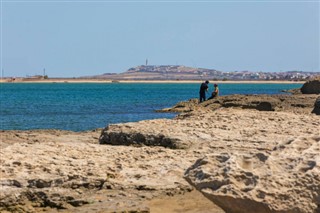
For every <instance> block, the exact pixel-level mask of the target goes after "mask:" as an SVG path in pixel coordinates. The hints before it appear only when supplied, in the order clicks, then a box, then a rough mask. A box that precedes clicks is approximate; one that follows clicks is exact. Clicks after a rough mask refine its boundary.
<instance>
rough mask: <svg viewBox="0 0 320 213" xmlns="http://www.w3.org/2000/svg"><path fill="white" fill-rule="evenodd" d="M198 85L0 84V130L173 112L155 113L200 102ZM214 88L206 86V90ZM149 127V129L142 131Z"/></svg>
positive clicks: (78, 126) (86, 126)
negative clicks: (182, 103) (194, 101)
mask: <svg viewBox="0 0 320 213" xmlns="http://www.w3.org/2000/svg"><path fill="white" fill-rule="evenodd" d="M199 86H200V85H199V84H197V83H0V89H1V93H0V116H1V124H0V129H1V130H31V129H60V130H71V131H86V130H94V129H97V128H104V127H105V126H107V125H109V124H115V123H124V122H134V121H140V120H147V119H156V118H173V117H175V116H176V114H175V113H159V112H155V110H158V109H163V108H167V107H171V106H174V105H175V104H176V103H178V102H180V101H187V100H189V99H193V98H198V96H199ZM301 86H302V84H297V83H293V84H288V83H286V84H280V83H279V84H260V83H259V84H251V83H243V84H242V83H234V84H233V83H221V84H219V90H220V95H230V94H282V93H284V92H283V90H288V89H293V88H300V87H301ZM212 90H213V84H211V83H210V84H209V92H210V93H211V91H212ZM146 128H147V127H146Z"/></svg>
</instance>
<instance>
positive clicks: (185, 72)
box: [80, 65, 320, 80]
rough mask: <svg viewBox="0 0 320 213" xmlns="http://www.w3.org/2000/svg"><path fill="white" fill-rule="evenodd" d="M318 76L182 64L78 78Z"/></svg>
mask: <svg viewBox="0 0 320 213" xmlns="http://www.w3.org/2000/svg"><path fill="white" fill-rule="evenodd" d="M315 76H320V72H304V71H285V72H261V71H260V72H251V71H247V70H246V71H233V72H222V71H218V70H215V69H206V68H194V67H186V66H182V65H159V66H156V65H148V66H145V65H141V66H137V67H132V68H130V69H128V70H127V71H125V72H123V73H104V74H102V75H95V76H85V77H80V78H93V79H109V80H206V79H208V80H213V79H216V80H308V79H310V78H312V77H315Z"/></svg>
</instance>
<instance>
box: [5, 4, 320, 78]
mask: <svg viewBox="0 0 320 213" xmlns="http://www.w3.org/2000/svg"><path fill="white" fill-rule="evenodd" d="M319 6H320V3H319V1H307V2H305V1H280V2H276V1H259V0H256V1H226V2H222V1H199V2H196V1H171V2H170V1H121V0H120V1H117V2H115V1H108V0H106V1H103V0H102V1H93V2H89V1H60V0H58V1H54V0H50V1H49V0H48V1H46V0H40V1H27V0H26V1H23V0H19V1H15V0H12V1H6V0H4V1H1V70H2V71H3V75H4V77H7V76H8V77H9V76H16V77H25V76H26V75H29V76H32V75H42V74H43V69H45V71H46V74H47V75H48V76H49V77H80V76H92V75H100V74H103V73H121V72H125V71H126V70H127V69H129V68H131V67H136V66H139V65H144V64H145V61H146V59H148V64H149V65H183V66H188V67H198V68H207V69H216V70H219V71H224V72H229V71H243V70H248V71H255V72H258V71H262V72H280V71H283V72H284V71H292V70H299V71H310V72H311V71H313V72H320V68H319V64H320V63H319V60H320V59H319V58H320V53H319V52H320V51H319V49H320V42H319V34H320V33H319V28H320V27H319V25H320V17H319V10H320V9H319Z"/></svg>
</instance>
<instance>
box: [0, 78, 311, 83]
mask: <svg viewBox="0 0 320 213" xmlns="http://www.w3.org/2000/svg"><path fill="white" fill-rule="evenodd" d="M209 81H210V80H209ZM201 82H203V81H201V80H110V79H73V78H52V79H22V78H17V79H15V80H14V81H12V80H11V79H7V78H5V79H0V83H201ZM210 83H216V84H303V83H305V81H285V80H269V81H268V80H261V81H260V80H259V81H257V80H252V81H250V80H243V81H242V80H228V81H222V80H217V81H213V80H211V81H210Z"/></svg>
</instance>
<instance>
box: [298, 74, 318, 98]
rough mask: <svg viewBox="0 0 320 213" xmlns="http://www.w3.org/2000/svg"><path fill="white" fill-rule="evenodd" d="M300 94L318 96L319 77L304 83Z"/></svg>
mask: <svg viewBox="0 0 320 213" xmlns="http://www.w3.org/2000/svg"><path fill="white" fill-rule="evenodd" d="M301 92H302V94H320V76H319V77H317V78H314V79H312V80H310V81H307V82H306V83H304V84H303V85H302V87H301Z"/></svg>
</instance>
